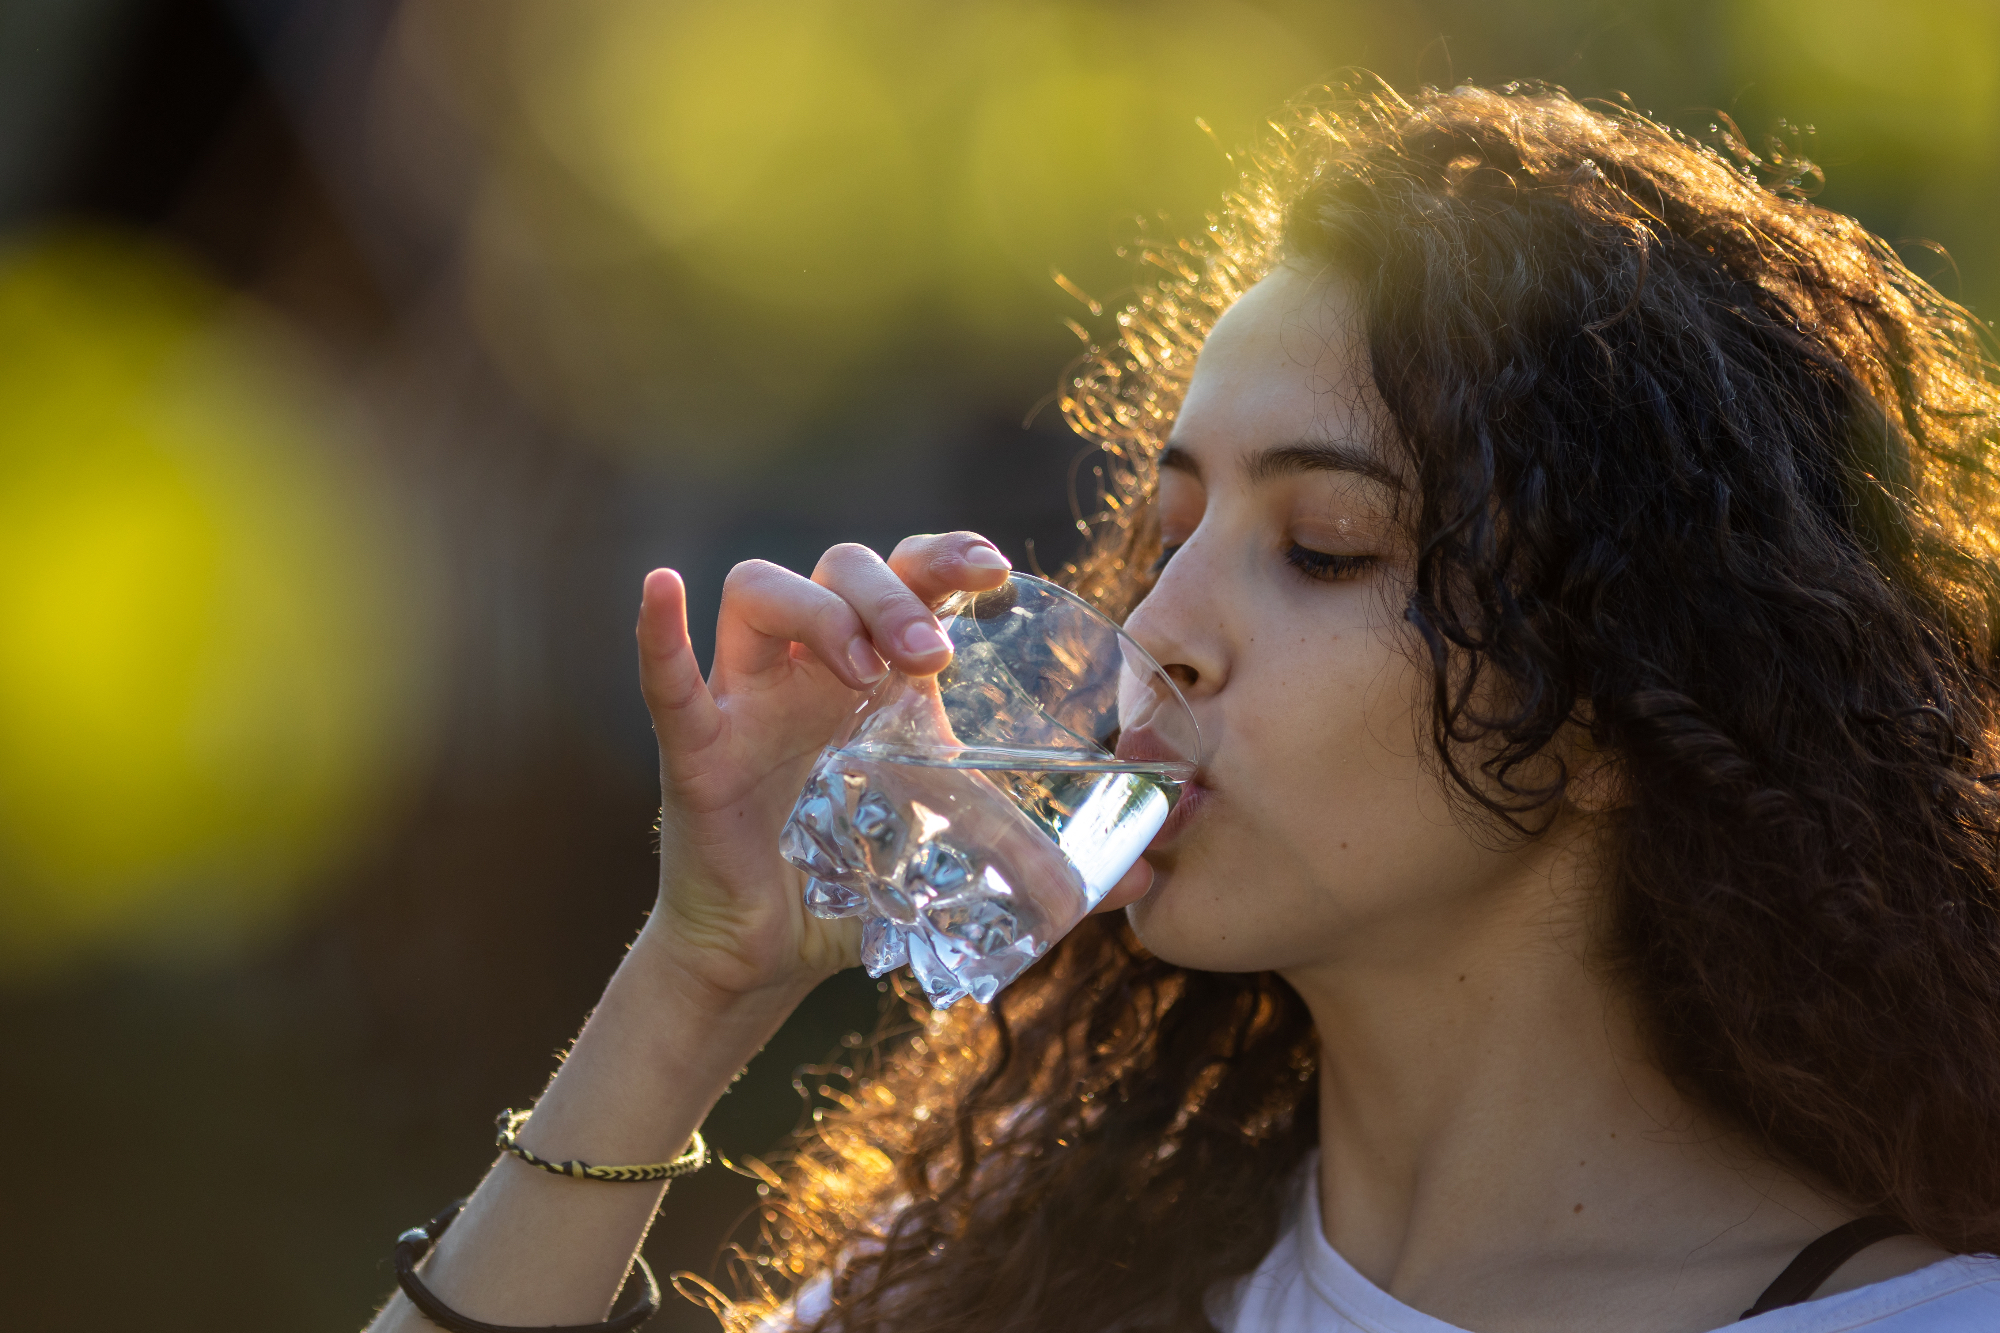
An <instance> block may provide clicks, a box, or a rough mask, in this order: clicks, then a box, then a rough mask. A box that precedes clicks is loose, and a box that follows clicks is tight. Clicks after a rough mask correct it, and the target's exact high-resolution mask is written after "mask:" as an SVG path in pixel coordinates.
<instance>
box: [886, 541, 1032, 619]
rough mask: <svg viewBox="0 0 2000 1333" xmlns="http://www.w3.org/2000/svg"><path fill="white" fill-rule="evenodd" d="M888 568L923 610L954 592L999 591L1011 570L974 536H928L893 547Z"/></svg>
mask: <svg viewBox="0 0 2000 1333" xmlns="http://www.w3.org/2000/svg"><path fill="white" fill-rule="evenodd" d="M889 568H890V569H891V570H893V571H895V574H896V577H897V578H900V579H901V580H902V581H903V582H904V583H906V584H908V585H909V588H910V591H911V592H913V593H915V594H916V595H917V596H918V597H919V598H920V599H921V600H922V601H923V602H924V604H925V605H926V606H935V605H936V604H937V603H938V602H940V601H942V600H943V599H945V598H946V597H949V596H950V595H951V594H952V593H955V592H985V591H986V590H987V589H989V588H997V587H999V586H1000V585H1001V584H1002V583H1004V582H1006V579H1007V572H1008V570H1010V569H1011V568H1012V566H1011V565H1010V564H1009V563H1008V560H1007V557H1006V556H1004V555H1002V554H1000V548H999V547H997V546H995V545H994V544H993V543H992V542H990V541H987V540H986V538H984V537H982V536H980V535H979V534H978V533H976V532H931V533H920V534H918V535H917V536H915V537H905V538H903V540H902V541H900V542H898V543H896V549H895V550H893V551H891V552H890V553H889Z"/></svg>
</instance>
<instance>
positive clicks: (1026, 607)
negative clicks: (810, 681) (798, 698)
mask: <svg viewBox="0 0 2000 1333" xmlns="http://www.w3.org/2000/svg"><path fill="white" fill-rule="evenodd" d="M937 614H938V620H939V623H940V624H941V625H942V626H943V628H944V632H945V635H946V636H947V637H948V638H949V639H950V640H951V644H952V659H951V662H950V663H949V664H948V665H947V666H946V667H945V668H944V670H942V671H940V672H938V673H937V674H936V675H935V676H924V677H915V676H906V675H903V674H902V673H900V672H891V673H890V674H889V675H888V676H887V677H885V678H884V679H883V680H882V682H881V683H880V684H879V685H877V686H876V687H875V688H874V690H872V691H871V692H870V693H869V694H868V696H867V697H866V698H865V699H863V700H862V702H861V703H860V705H859V706H858V707H857V708H856V709H855V711H854V713H853V714H852V715H851V716H850V717H849V718H848V719H847V721H846V723H845V724H844V725H843V726H842V728H841V730H840V732H839V734H838V735H836V736H835V737H834V739H833V741H832V743H831V744H829V745H828V746H827V747H826V749H825V750H824V751H823V752H822V753H821V755H820V757H819V759H818V761H817V762H816V763H815V764H814V766H813V771H812V776H811V777H810V778H809V779H807V781H806V785H805V789H804V791H802V792H801V793H800V795H799V799H798V804H797V805H795V806H794V807H793V809H792V813H791V817H790V818H789V819H788V820H787V821H786V823H785V828H784V832H783V834H782V835H781V836H780V841H779V850H780V851H781V852H782V854H783V855H784V857H785V859H786V860H787V861H789V862H791V863H792V864H793V865H795V866H797V867H799V869H801V870H803V871H805V872H806V874H807V876H808V877H809V878H808V879H807V881H806V889H805V904H806V908H807V910H808V911H810V912H812V913H813V914H814V915H815V916H819V917H825V918H840V917H851V916H858V917H861V918H863V925H862V963H863V965H864V966H865V967H866V968H867V969H868V973H869V975H870V976H876V977H879V976H881V975H882V974H883V973H885V972H888V971H890V970H891V969H893V968H896V967H900V966H902V965H903V964H905V963H907V964H909V966H910V969H911V971H912V972H913V973H914V974H915V975H916V978H917V981H918V982H919V984H921V985H922V986H923V988H924V992H925V994H927V995H928V996H929V997H930V1000H931V1002H932V1003H933V1004H935V1005H938V1006H941V1007H942V1006H948V1005H951V1004H955V1003H957V1002H958V1001H959V1000H961V999H963V998H964V997H965V996H967V995H970V996H972V997H973V998H974V999H975V1000H977V1001H979V1002H980V1003H982V1004H984V1003H988V1002H990V1001H991V1000H992V999H993V997H994V996H995V995H996V994H998V993H999V991H1000V988H1001V987H1003V986H1005V985H1007V983H1009V982H1010V981H1012V980H1014V978H1015V977H1017V976H1019V975H1020V974H1021V972H1022V970H1023V969H1025V968H1026V967H1027V966H1028V964H1030V963H1032V962H1033V961H1034V960H1035V959H1037V958H1039V957H1041V956H1042V954H1044V953H1046V952H1047V951H1048V948H1049V946H1050V945H1051V944H1053V943H1054V942H1055V941H1056V940H1058V939H1060V938H1061V937H1062V936H1063V935H1064V934H1065V933H1066V932H1068V931H1069V930H1070V929H1071V928H1072V927H1074V926H1075V925H1076V924H1077V922H1079V921H1081V920H1082V919H1083V918H1084V916H1085V915H1086V914H1088V913H1089V911H1090V909H1091V908H1093V907H1095V906H1096V905H1097V904H1098V903H1099V902H1100V901H1102V900H1103V898H1104V895H1105V894H1106V893H1108V892H1110V890H1111V887H1112V886H1113V885H1114V884H1116V883H1117V882H1118V881H1119V879H1121V878H1122V877H1123V876H1124V874H1125V872H1126V871H1127V870H1129V869H1131V867H1132V865H1133V863H1134V862H1136V861H1137V860H1138V859H1139V854H1140V853H1141V852H1142V851H1144V850H1145V848H1146V845H1147V844H1148V843H1150V842H1151V841H1152V840H1153V836H1154V834H1156V833H1158V832H1159V829H1160V826H1161V824H1162V823H1164V822H1165V821H1166V818H1167V815H1168V813H1169V812H1170V811H1171V810H1172V809H1173V806H1174V803H1175V801H1176V800H1178V799H1179V796H1180V793H1181V790H1182V788H1183V787H1184V786H1185V784H1186V783H1187V781H1188V780H1189V779H1190V778H1191V777H1192V776H1193V775H1194V771H1195V769H1196V767H1197V766H1198V765H1199V763H1200V761H1201V737H1200V733H1199V731H1198V730H1197V729H1196V727H1195V720H1194V714H1193V713H1192V712H1191V711H1190V710H1189V708H1188V705H1187V701H1186V700H1185V699H1183V698H1182V697H1181V693H1180V690H1179V689H1178V688H1176V687H1175V685H1174V683H1173V681H1172V680H1171V679H1170V678H1169V677H1168V676H1167V673H1166V672H1164V671H1162V670H1161V669H1160V666H1159V664H1158V663H1157V662H1155V661H1154V660H1153V659H1152V658H1151V657H1150V656H1149V655H1148V654H1147V653H1146V650H1145V649H1143V648H1141V647H1140V646H1139V645H1138V644H1137V643H1136V642H1134V641H1133V640H1132V638H1131V637H1130V636H1128V635H1127V634H1126V633H1125V631H1123V630H1122V629H1120V628H1119V627H1118V626H1117V625H1116V624H1114V623H1113V622H1112V621H1110V620H1108V619H1106V618H1105V617H1104V616H1102V615H1100V614H1099V613H1098V612H1097V611H1096V610H1095V609H1093V608H1092V607H1091V606H1090V605H1089V604H1088V603H1086V602H1084V601H1083V600H1082V599H1080V598H1079V597H1077V596H1076V595H1075V594H1074V593H1071V592H1069V591H1067V590H1066V589H1063V588H1060V587H1058V586H1056V585H1055V584H1053V583H1049V582H1047V581H1045V580H1043V579H1038V578H1033V577H1031V576H1029V575H1026V574H1014V575H1012V576H1010V577H1009V578H1008V580H1007V582H1006V583H1004V584H1002V585H1001V586H1000V587H998V588H996V589H994V590H993V591H991V592H982V593H960V594H958V595H956V596H954V597H952V598H951V599H950V600H949V601H947V602H945V603H944V604H943V605H942V606H940V607H939V608H938V612H937Z"/></svg>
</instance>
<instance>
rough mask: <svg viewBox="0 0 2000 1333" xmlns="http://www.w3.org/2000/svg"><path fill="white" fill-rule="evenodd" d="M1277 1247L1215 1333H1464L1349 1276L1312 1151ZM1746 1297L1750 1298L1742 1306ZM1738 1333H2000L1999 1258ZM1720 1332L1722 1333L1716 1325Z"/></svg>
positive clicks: (815, 1304) (1226, 1294)
mask: <svg viewBox="0 0 2000 1333" xmlns="http://www.w3.org/2000/svg"><path fill="white" fill-rule="evenodd" d="M1297 1181H1298V1184H1297V1186H1296V1189H1297V1192H1296V1194H1294V1196H1293V1198H1292V1200H1291V1202H1290V1203H1289V1204H1288V1205H1287V1207H1286V1215H1285V1222H1284V1229H1283V1230H1281V1231H1280V1232H1279V1233H1278V1243H1277V1244H1276V1245H1274V1246H1272V1247H1271V1252H1270V1253H1269V1254H1267V1255H1265V1256H1264V1262H1263V1263H1261V1264H1259V1265H1257V1271H1256V1272H1254V1273H1252V1274H1250V1276H1248V1277H1246V1278H1241V1279H1239V1280H1237V1281H1236V1282H1233V1283H1230V1284H1228V1285H1227V1286H1225V1287H1221V1288H1218V1289H1217V1290H1216V1291H1215V1293H1214V1294H1213V1296H1212V1297H1211V1298H1210V1300H1209V1303H1208V1314H1209V1318H1210V1319H1211V1320H1213V1321H1214V1323H1215V1326H1216V1328H1217V1329H1219V1330H1221V1333H1466V1330H1464V1329H1461V1328H1459V1327H1458V1326H1457V1325H1456V1324H1447V1323H1445V1322H1444V1321H1443V1320H1442V1319H1433V1318H1431V1317H1430V1316H1429V1315H1427V1314H1424V1313H1423V1312H1421V1311H1419V1310H1413V1309H1411V1308H1410V1307H1409V1306H1407V1305H1405V1304H1403V1303H1402V1302H1401V1301H1399V1300H1397V1299H1396V1298H1395V1297H1393V1296H1391V1295H1390V1294H1389V1293H1388V1292H1386V1291H1383V1290H1382V1289H1381V1288H1380V1287H1378V1286H1376V1285H1375V1284H1374V1283H1372V1282H1370V1281H1369V1280H1368V1279H1367V1278H1365V1277H1363V1276H1361V1274H1360V1273H1358V1272H1356V1271H1355V1269H1354V1267H1353V1265H1351V1264H1349V1263H1348V1262H1347V1260H1345V1259H1343V1258H1341V1257H1340V1254H1339V1252H1338V1251H1336V1250H1335V1249H1334V1248H1333V1246H1332V1245H1330V1244H1328V1243H1327V1239H1326V1231H1325V1229H1324V1228H1323V1227H1321V1225H1320V1220H1319V1154H1318V1153H1317V1152H1313V1153H1309V1154H1307V1156H1306V1160H1305V1162H1304V1163H1303V1164H1302V1165H1301V1167H1300V1169H1299V1174H1298V1176H1297ZM831 1285H832V1284H831V1282H830V1280H829V1278H828V1276H827V1275H826V1274H821V1275H820V1276H819V1277H817V1278H815V1279H813V1280H812V1281H810V1282H808V1283H806V1285H805V1286H803V1287H801V1288H800V1289H799V1292H798V1296H797V1298H796V1301H795V1303H794V1305H793V1308H792V1310H791V1311H784V1312H780V1314H779V1315H778V1316H777V1317H775V1318H773V1319H770V1320H767V1321H765V1323H764V1324H762V1325H761V1326H760V1328H759V1333H778V1330H781V1329H789V1328H791V1327H793V1326H794V1325H793V1321H794V1319H796V1320H798V1321H799V1322H801V1323H803V1322H806V1321H809V1320H812V1319H817V1318H819V1317H820V1316H822V1315H824V1314H825V1313H826V1311H827V1308H828V1306H829V1304H830V1302H829V1301H828V1299H827V1298H828V1296H829V1295H830V1294H831V1293H830V1288H831ZM1745 1303H1746V1304H1747V1303H1748V1302H1747V1301H1746V1302H1745ZM1723 1328H1724V1329H1742V1330H1743V1333H1850V1331H1851V1330H1867V1333H2000V1259H1996V1258H1994V1257H1993V1256H1991V1255H1960V1256H1957V1257H1955V1258H1951V1259H1940V1260H1939V1261H1938V1262H1936V1263H1934V1264H1932V1265H1930V1267H1928V1268H1920V1269H1918V1270H1917V1271H1916V1272H1914V1273H1905V1274H1903V1276H1901V1277H1892V1278H1890V1279H1889V1280H1888V1281H1886V1282H1876V1283H1872V1284H1871V1285H1869V1286H1865V1287H1856V1288H1855V1289H1854V1290H1852V1291H1843V1292H1840V1293H1838V1294H1836V1295H1832V1296H1827V1297H1823V1298H1821V1299H1819V1300H1815V1301H1806V1302H1804V1303H1803V1304H1800V1305H1788V1306H1786V1307H1784V1308H1783V1309H1778V1310H1773V1311H1771V1312H1770V1313H1769V1314H1761V1315H1758V1316H1757V1317H1756V1318H1755V1319H1750V1320H1744V1321H1742V1322H1739V1323H1733V1324H1725V1325H1723ZM1718 1333H1720V1331H1718Z"/></svg>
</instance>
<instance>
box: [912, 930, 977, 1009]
mask: <svg viewBox="0 0 2000 1333" xmlns="http://www.w3.org/2000/svg"><path fill="white" fill-rule="evenodd" d="M907 939H908V951H909V956H910V971H911V972H912V973H914V974H915V975H916V978H917V983H918V984H919V985H921V986H922V987H923V988H924V994H925V995H927V996H929V997H930V1001H931V1003H932V1004H934V1005H936V1006H937V1007H938V1008H940V1009H949V1008H951V1006H953V1005H955V1004H957V1003H958V1002H959V1001H960V1000H962V999H964V998H965V997H966V996H967V995H970V994H971V993H972V992H971V991H970V990H968V989H967V988H966V986H965V985H964V983H962V982H961V981H959V979H958V978H957V977H956V976H955V975H953V973H952V970H951V969H950V968H948V967H946V966H945V965H944V962H943V960H941V959H940V958H939V957H938V956H937V953H936V952H935V951H934V950H933V949H932V948H931V945H930V941H929V940H928V939H926V938H925V936H924V934H923V932H921V931H912V932H910V933H909V935H908V936H907Z"/></svg>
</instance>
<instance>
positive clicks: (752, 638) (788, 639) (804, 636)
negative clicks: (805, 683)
mask: <svg viewBox="0 0 2000 1333" xmlns="http://www.w3.org/2000/svg"><path fill="white" fill-rule="evenodd" d="M795 643H802V644H804V645H805V646H806V647H808V648H810V649H811V650H812V653H813V655H814V656H815V657H817V658H818V659H819V660H820V661H821V662H823V663H825V665H826V667H827V669H828V670H830V671H832V672H833V674H834V675H836V676H838V677H840V679H841V680H842V681H843V682H844V683H845V684H847V685H848V686H849V687H850V688H852V689H857V690H865V689H867V688H868V687H869V686H871V685H873V684H874V683H875V682H876V681H878V680H880V679H882V677H883V676H884V675H886V674H887V668H886V667H884V666H883V665H882V658H881V656H880V655H879V654H878V653H877V652H876V651H875V649H874V648H873V647H872V646H871V645H870V643H869V638H868V633H867V630H866V628H865V627H864V626H863V624H862V621H861V618H860V616H859V615H857V614H856V613H855V609H854V608H853V607H852V606H849V605H848V604H847V602H846V601H845V600H844V599H843V598H842V597H841V596H840V594H839V593H837V592H835V591H833V590H831V589H829V588H824V587H821V586H820V585H819V584H817V583H814V582H813V581H812V580H811V579H807V578H801V577H800V576H799V575H797V574H794V573H793V572H792V571H791V570H789V569H785V568H784V567H782V566H780V565H774V564H772V563H770V562H769V561H767V560H746V561H744V562H743V563H742V564H740V565H738V566H736V568H734V569H732V570H730V571H729V577H728V578H727V579H725V580H723V584H722V613H721V615H720V616H719V617H718V618H717V620H716V625H715V665H716V670H717V672H718V673H724V674H737V675H746V676H753V675H756V674H759V673H761V672H766V671H771V670H775V669H776V668H778V667H781V666H785V665H787V664H788V663H789V662H790V660H791V655H792V645H793V644H795Z"/></svg>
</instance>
